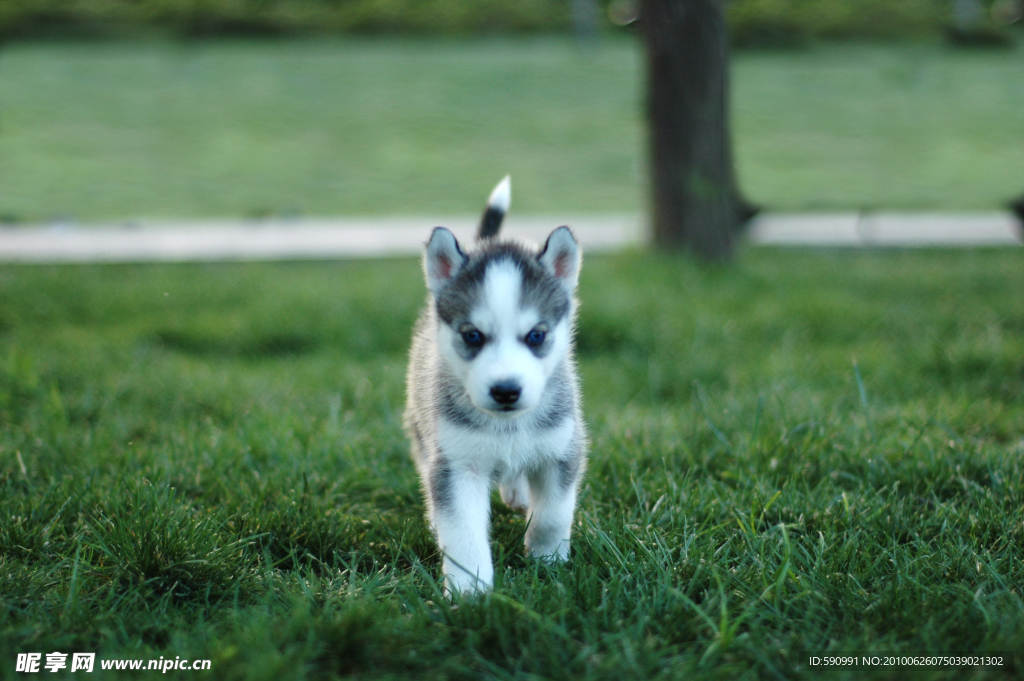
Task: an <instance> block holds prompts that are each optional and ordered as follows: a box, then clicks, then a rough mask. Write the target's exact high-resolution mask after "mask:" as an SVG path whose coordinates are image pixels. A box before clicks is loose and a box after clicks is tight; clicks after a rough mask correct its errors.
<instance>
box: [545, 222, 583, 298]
mask: <svg viewBox="0 0 1024 681" xmlns="http://www.w3.org/2000/svg"><path fill="white" fill-rule="evenodd" d="M537 260H538V261H539V262H540V264H541V265H542V266H543V267H544V269H546V270H547V271H548V274H550V275H551V276H553V277H554V278H555V279H558V280H559V281H561V282H562V284H563V285H564V286H565V287H566V288H567V289H569V290H570V291H572V290H574V289H575V288H576V282H577V281H578V280H579V277H580V261H581V257H580V246H579V244H577V243H576V237H574V236H573V235H572V231H571V230H570V229H569V228H568V227H565V226H562V227H559V228H558V229H556V230H555V231H553V232H551V236H549V237H548V240H547V242H546V243H545V244H544V249H543V250H541V252H540V255H538V256H537Z"/></svg>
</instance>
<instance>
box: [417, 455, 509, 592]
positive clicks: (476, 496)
mask: <svg viewBox="0 0 1024 681" xmlns="http://www.w3.org/2000/svg"><path fill="white" fill-rule="evenodd" d="M428 492H429V494H430V498H431V522H432V524H433V526H434V531H435V532H437V543H438V544H439V545H440V547H441V551H442V552H443V553H444V562H443V565H442V569H443V570H444V575H445V580H444V581H445V588H446V589H447V590H448V591H449V592H453V591H461V592H463V593H467V592H474V591H486V590H488V589H490V588H491V587H492V586H493V584H494V566H493V564H492V563H491V547H490V544H489V542H488V540H487V530H488V528H489V526H490V513H491V500H490V479H489V478H488V476H486V475H481V474H480V473H476V472H474V471H471V470H468V469H465V468H461V467H458V466H455V465H452V464H451V463H450V462H448V461H443V460H442V461H438V462H437V464H436V465H435V466H434V468H433V470H432V471H431V475H430V485H429V490H428Z"/></svg>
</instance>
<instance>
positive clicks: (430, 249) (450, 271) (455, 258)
mask: <svg viewBox="0 0 1024 681" xmlns="http://www.w3.org/2000/svg"><path fill="white" fill-rule="evenodd" d="M465 262H466V254H465V253H463V252H462V249H461V248H459V242H458V241H457V240H456V239H455V235H454V234H452V233H451V232H449V231H448V230H447V229H445V228H444V227H435V228H434V231H433V232H431V234H430V241H428V242H427V252H426V253H425V254H424V256H423V273H424V274H425V275H426V277H427V288H429V289H430V292H431V293H433V294H434V296H435V297H437V296H439V295H441V291H442V289H444V287H445V286H447V285H448V282H450V281H451V280H452V279H454V278H455V275H456V274H458V272H459V270H460V269H461V268H462V265H463V264H465Z"/></svg>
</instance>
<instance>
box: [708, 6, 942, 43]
mask: <svg viewBox="0 0 1024 681" xmlns="http://www.w3.org/2000/svg"><path fill="white" fill-rule="evenodd" d="M949 6H950V3H949V1H948V0H733V2H730V3H729V5H728V8H727V10H726V14H727V18H728V21H729V29H730V33H731V37H732V42H733V44H734V45H736V46H738V47H787V46H792V47H799V46H801V45H803V44H805V43H807V42H809V41H810V40H812V39H815V38H823V39H852V38H870V39H877V38H882V39H898V38H922V37H926V36H934V35H938V34H940V32H941V31H942V29H943V27H945V26H946V25H947V24H948V22H949V15H950V7H949Z"/></svg>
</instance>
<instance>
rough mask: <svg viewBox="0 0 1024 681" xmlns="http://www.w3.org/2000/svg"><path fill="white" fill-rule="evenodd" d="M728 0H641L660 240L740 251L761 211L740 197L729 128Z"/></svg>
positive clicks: (667, 244) (723, 252)
mask: <svg viewBox="0 0 1024 681" xmlns="http://www.w3.org/2000/svg"><path fill="white" fill-rule="evenodd" d="M722 2H723V0H641V5H640V25H641V32H642V34H643V37H644V42H645V44H646V48H647V118H648V144H649V150H650V162H651V166H650V167H651V186H652V191H653V196H652V201H653V211H652V221H653V227H654V242H655V244H656V245H657V247H659V248H668V249H673V250H678V249H682V248H687V249H690V250H692V251H694V252H695V253H697V254H698V255H700V256H701V257H704V258H706V259H711V260H723V259H727V258H729V257H731V256H732V254H733V251H734V250H735V242H736V238H737V235H738V232H739V228H740V227H741V226H742V225H743V223H744V222H746V220H747V219H749V218H750V217H752V215H753V213H755V212H756V208H753V207H752V206H750V205H749V204H746V203H745V202H744V201H743V200H742V199H741V198H740V196H739V191H738V189H737V186H736V176H735V172H734V168H733V159H732V143H731V140H730V137H729V128H728V118H729V111H728V104H727V102H728V96H729V81H728V69H729V61H728V49H727V47H726V33H725V17H724V14H723V7H722Z"/></svg>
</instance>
